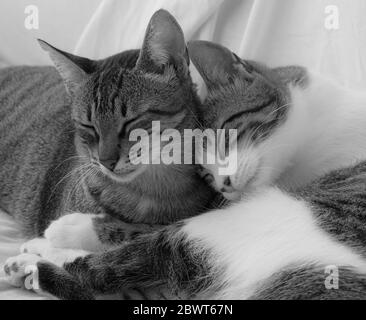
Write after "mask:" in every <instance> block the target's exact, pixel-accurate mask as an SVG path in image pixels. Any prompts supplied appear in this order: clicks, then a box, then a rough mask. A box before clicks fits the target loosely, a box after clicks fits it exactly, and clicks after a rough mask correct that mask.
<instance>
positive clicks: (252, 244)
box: [6, 42, 366, 299]
mask: <svg viewBox="0 0 366 320" xmlns="http://www.w3.org/2000/svg"><path fill="white" fill-rule="evenodd" d="M189 52H190V56H191V58H192V60H193V61H194V63H195V65H196V67H197V69H198V71H199V72H200V73H201V75H202V77H203V79H204V80H205V82H206V85H207V94H208V95H207V97H206V103H205V107H206V108H210V109H209V110H210V117H209V118H207V119H206V121H207V122H209V123H211V125H212V126H214V127H218V128H237V129H238V130H239V137H238V138H239V139H238V140H239V141H238V145H239V154H240V157H239V168H238V169H239V170H238V172H237V174H235V175H233V176H230V177H224V178H221V177H219V176H218V175H217V174H216V168H215V167H207V168H206V169H207V170H209V171H210V172H211V174H212V175H213V179H214V185H215V186H216V188H217V189H218V190H221V191H222V192H223V194H224V195H225V196H227V197H228V198H240V196H241V195H242V193H247V196H246V197H245V198H243V199H242V200H240V201H238V202H237V203H234V204H232V205H231V206H230V207H229V208H226V209H220V210H215V211H212V212H209V213H205V214H202V215H200V216H197V217H192V218H189V219H186V220H183V221H181V222H178V223H175V224H172V225H170V226H166V227H164V228H162V229H160V230H157V231H154V232H152V233H150V234H144V235H141V236H139V237H137V238H136V239H134V240H132V241H130V242H128V243H126V244H124V245H121V246H120V247H118V248H115V249H113V250H109V251H106V252H104V253H101V254H86V253H84V254H82V255H80V254H77V253H75V255H74V257H73V258H72V260H73V261H66V259H65V258H60V257H61V256H62V254H61V253H62V252H57V254H56V255H57V256H58V257H59V258H60V259H59V260H57V259H55V257H56V255H54V256H52V254H50V252H51V251H52V250H51V251H43V248H42V246H33V247H32V246H30V247H29V249H30V250H29V252H28V253H27V254H21V255H19V256H18V257H14V258H11V259H10V260H9V261H8V263H7V266H6V271H7V272H8V274H9V276H10V277H11V278H13V279H18V278H21V277H23V276H24V275H25V274H27V273H30V272H31V270H29V269H28V268H27V266H29V265H36V266H37V268H38V272H39V285H40V289H41V290H42V291H44V292H48V293H51V294H53V295H56V296H58V297H63V294H64V293H65V290H61V291H60V289H59V288H58V287H57V285H55V283H57V280H60V281H62V279H65V278H69V279H70V283H73V284H74V285H75V286H81V287H83V288H84V289H85V290H86V292H90V293H94V292H103V293H111V292H117V291H118V290H120V288H121V287H122V286H129V285H136V284H137V285H139V286H140V287H143V288H149V287H152V286H156V285H164V286H167V287H168V288H169V289H170V290H171V291H172V292H173V293H175V292H184V293H185V294H186V295H187V297H190V298H211V299H212V298H220V299H253V298H255V299H295V298H296V299H339V298H342V299H345V298H349V299H354V298H357V299H366V278H365V276H366V250H365V248H366V241H365V239H366V237H365V235H366V230H365V226H366V215H365V212H366V210H365V209H366V193H365V184H366V162H362V160H364V159H365V158H366V157H365V153H366V139H365V138H366V116H364V113H365V111H364V110H366V109H365V102H366V98H365V95H364V94H361V93H357V92H352V91H350V90H346V89H343V88H341V87H340V86H337V85H336V84H334V83H332V82H331V81H328V80H326V79H322V78H321V77H316V76H314V75H313V74H312V73H309V72H307V70H306V69H304V68H300V67H286V68H276V69H269V68H267V67H264V66H263V65H261V64H258V63H256V62H252V61H244V60H241V59H239V58H238V57H236V56H235V55H234V54H232V53H231V52H230V51H229V50H227V49H225V48H223V47H221V46H218V45H215V44H211V43H207V42H193V43H191V44H190V45H189ZM206 111H207V110H206ZM206 114H208V113H207V112H206ZM353 163H358V164H354V165H353ZM343 167H348V168H343ZM329 171H331V172H330V173H328V174H326V175H324V176H323V177H321V178H319V176H321V175H323V174H324V173H326V172H329ZM276 182H277V183H278V186H277V187H276V186H269V185H271V184H272V185H274V184H276ZM266 185H267V186H266ZM286 189H288V190H287V191H286ZM66 253H67V252H66ZM35 254H40V255H41V256H42V257H40V256H37V255H35ZM66 256H68V257H70V255H69V253H67V254H65V255H64V257H66ZM76 256H78V257H77V258H75V257H76ZM47 260H48V261H47ZM60 260H63V261H60ZM51 262H54V263H56V264H53V263H51ZM57 265H58V266H57ZM60 267H62V268H60ZM332 268H333V269H334V268H336V269H337V271H338V272H339V289H338V290H328V289H327V287H326V286H325V280H326V275H327V274H325V271H326V270H328V269H332ZM49 279H53V280H54V282H50V281H49ZM55 279H57V280H55Z"/></svg>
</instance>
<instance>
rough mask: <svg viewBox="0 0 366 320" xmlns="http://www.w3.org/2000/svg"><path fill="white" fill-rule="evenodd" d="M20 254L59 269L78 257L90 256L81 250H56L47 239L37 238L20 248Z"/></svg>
mask: <svg viewBox="0 0 366 320" xmlns="http://www.w3.org/2000/svg"><path fill="white" fill-rule="evenodd" d="M20 252H21V253H23V254H30V255H36V256H38V257H39V258H43V260H46V261H49V262H52V263H53V264H55V265H57V266H59V267H62V266H63V264H64V263H67V262H72V261H74V260H75V259H76V258H78V257H83V256H85V255H87V254H89V252H87V251H84V250H80V249H68V248H66V249H63V248H55V247H53V246H52V244H51V242H50V241H49V240H47V239H45V238H36V239H33V240H30V241H27V242H26V243H24V244H23V245H22V246H21V247H20Z"/></svg>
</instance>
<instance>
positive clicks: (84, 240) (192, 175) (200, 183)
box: [0, 10, 216, 251]
mask: <svg viewBox="0 0 366 320" xmlns="http://www.w3.org/2000/svg"><path fill="white" fill-rule="evenodd" d="M40 45H41V47H42V48H43V49H44V50H45V51H46V52H47V53H48V54H49V55H50V57H51V59H52V60H53V62H54V64H55V67H56V69H57V71H58V73H57V72H56V70H55V69H54V68H53V67H11V68H7V69H3V70H0V88H1V89H0V119H1V120H0V136H1V139H0V164H1V165H0V181H1V184H0V207H1V209H3V210H5V211H6V212H8V213H9V214H11V215H13V216H14V217H15V218H16V219H17V220H18V221H19V222H20V223H21V225H22V227H23V230H24V233H25V234H26V236H27V237H29V238H34V237H39V236H42V235H45V237H46V238H47V239H48V240H50V241H52V244H53V245H54V246H55V247H62V248H74V249H82V250H88V251H98V250H101V249H104V248H105V247H110V246H111V245H116V244H117V243H120V242H121V241H125V240H128V239H130V238H133V237H136V235H137V234H139V233H141V232H146V231H151V230H154V229H155V228H157V227H159V225H164V224H169V223H171V222H174V221H177V220H179V219H181V218H185V217H189V216H192V215H196V214H198V213H200V212H202V211H204V210H207V208H208V206H210V205H211V203H212V199H213V197H214V196H215V195H216V193H215V191H214V190H213V189H212V188H211V187H209V186H208V185H207V184H206V183H205V181H204V180H203V179H202V178H201V177H200V175H199V174H198V172H197V168H196V166H194V165H184V164H182V165H175V164H174V165H173V164H172V165H164V164H161V165H155V164H154V165H133V164H132V163H131V161H130V159H129V157H128V155H129V149H130V147H131V145H133V144H135V143H136V142H134V141H129V134H130V132H131V131H132V130H133V129H135V128H139V129H146V130H147V131H149V130H150V131H151V125H152V121H155V120H158V121H160V127H161V130H164V129H165V128H174V129H177V130H179V131H180V132H182V131H183V129H187V128H192V129H194V128H196V127H197V126H198V125H199V121H200V120H199V119H200V117H201V116H200V114H199V112H198V111H199V110H198V108H197V105H198V104H199V99H198V97H197V95H196V93H195V90H194V85H193V83H192V80H191V78H190V75H189V68H188V65H189V59H188V55H187V48H186V44H185V41H184V36H183V33H182V30H181V28H180V27H179V25H178V23H177V22H176V20H175V19H174V18H173V17H172V16H171V15H170V14H169V13H168V12H166V11H164V10H160V11H158V12H156V13H155V14H154V15H153V17H152V18H151V21H150V23H149V25H148V27H147V31H146V35H145V40H144V43H143V47H142V49H141V50H132V51H126V52H123V53H120V54H117V55H115V56H112V57H109V58H106V59H103V60H98V61H92V60H89V59H86V58H81V57H77V56H74V55H72V54H69V53H66V52H63V51H61V50H58V49H56V48H54V47H52V46H51V45H49V44H47V43H46V42H44V41H40ZM60 75H61V77H60ZM62 80H63V81H62ZM63 82H64V83H63ZM64 84H65V86H66V90H65V87H64ZM162 147H163V143H162ZM68 213H71V214H68ZM57 218H59V219H57ZM54 220H55V222H53V223H51V222H52V221H54ZM84 231H85V232H84Z"/></svg>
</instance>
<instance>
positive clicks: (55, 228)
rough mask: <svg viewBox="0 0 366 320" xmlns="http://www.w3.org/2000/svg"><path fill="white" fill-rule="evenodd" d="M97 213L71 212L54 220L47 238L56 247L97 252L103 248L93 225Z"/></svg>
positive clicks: (47, 232) (48, 229) (46, 235)
mask: <svg viewBox="0 0 366 320" xmlns="http://www.w3.org/2000/svg"><path fill="white" fill-rule="evenodd" d="M96 216H97V215H95V214H83V213H71V214H67V215H65V216H62V217H61V218H59V219H58V220H55V221H53V222H52V223H51V224H50V226H49V227H48V228H47V230H46V231H45V238H46V239H47V240H48V241H49V242H50V243H51V245H52V246H53V247H55V248H68V249H81V250H86V251H92V252H97V251H100V250H101V249H102V248H103V244H102V243H101V242H100V240H99V239H98V235H97V234H96V232H95V230H94V227H93V220H92V219H93V218H94V217H96Z"/></svg>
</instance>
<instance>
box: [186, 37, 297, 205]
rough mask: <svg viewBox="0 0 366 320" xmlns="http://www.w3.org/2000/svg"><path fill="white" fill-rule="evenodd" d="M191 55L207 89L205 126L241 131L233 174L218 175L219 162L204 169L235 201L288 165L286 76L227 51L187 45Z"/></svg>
mask: <svg viewBox="0 0 366 320" xmlns="http://www.w3.org/2000/svg"><path fill="white" fill-rule="evenodd" d="M188 49H189V55H190V58H191V60H192V62H193V64H194V65H195V67H196V68H197V70H198V73H199V74H200V75H201V77H202V78H201V80H203V82H204V84H205V89H206V90H203V92H205V97H203V98H201V99H202V100H203V99H204V103H203V108H204V110H203V112H202V114H203V115H204V117H205V119H204V120H205V123H206V126H207V127H210V128H215V129H226V130H228V129H236V130H237V165H236V170H235V173H233V174H230V175H221V174H219V167H220V165H219V164H218V161H216V163H215V164H214V165H208V164H206V165H205V167H206V169H208V170H209V172H210V173H211V174H212V176H213V179H212V180H213V186H214V187H215V188H216V189H217V190H218V191H220V192H222V193H223V195H224V196H225V197H226V198H228V199H230V200H234V199H237V198H239V197H240V196H241V195H242V194H243V193H245V192H246V191H250V190H253V189H256V188H258V187H261V186H263V185H268V184H270V183H272V182H273V181H274V180H275V179H276V177H278V174H279V173H280V171H281V170H282V168H281V166H282V165H283V163H284V162H285V161H287V159H286V153H287V151H286V143H287V141H286V139H287V138H286V137H284V135H286V134H287V133H286V132H285V133H284V132H283V130H282V131H281V128H284V127H285V126H286V123H287V119H288V115H289V113H290V111H291V106H290V104H289V99H290V97H289V91H288V87H287V85H286V81H285V80H284V78H285V76H284V75H285V73H286V70H285V69H283V68H282V69H270V68H267V67H265V66H263V65H261V64H259V63H256V62H253V61H245V60H242V59H240V58H239V57H237V56H236V55H235V54H234V53H232V52H231V51H230V50H228V49H227V48H224V47H222V46H220V45H217V44H214V43H211V42H207V41H192V42H189V43H188ZM287 71H288V70H287ZM299 75H300V73H299ZM299 79H300V78H299ZM281 139H282V141H281ZM227 142H228V141H227ZM216 144H217V141H216ZM222 146H223V145H218V148H222ZM219 151H220V150H219ZM229 151H230V149H229ZM231 151H233V150H231ZM221 154H225V152H224V150H221Z"/></svg>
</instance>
